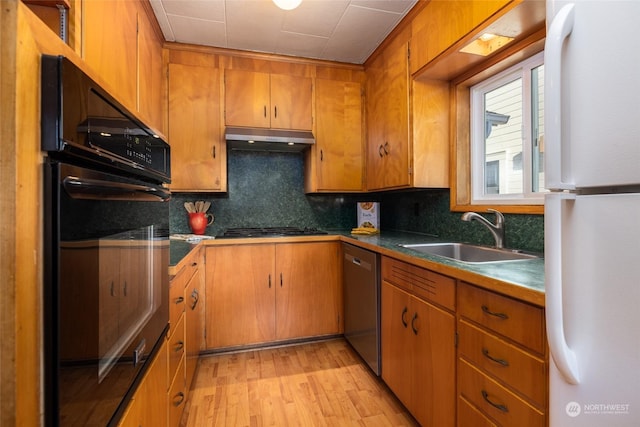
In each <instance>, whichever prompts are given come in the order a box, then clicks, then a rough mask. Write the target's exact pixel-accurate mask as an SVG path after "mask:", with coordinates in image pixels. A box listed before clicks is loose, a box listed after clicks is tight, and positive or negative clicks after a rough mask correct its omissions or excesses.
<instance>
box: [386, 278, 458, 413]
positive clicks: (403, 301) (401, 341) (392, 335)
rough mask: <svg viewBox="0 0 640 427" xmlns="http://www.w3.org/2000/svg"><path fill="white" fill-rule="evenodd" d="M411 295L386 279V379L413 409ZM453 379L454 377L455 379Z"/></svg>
mask: <svg viewBox="0 0 640 427" xmlns="http://www.w3.org/2000/svg"><path fill="white" fill-rule="evenodd" d="M410 304H411V297H410V296H409V294H407V293H406V292H404V291H402V290H400V289H398V288H396V287H395V286H393V285H391V284H390V283H388V282H386V281H383V282H382V291H381V335H382V336H381V343H382V346H381V347H382V348H381V351H382V355H381V359H382V379H383V380H384V382H385V383H387V385H388V386H389V388H390V389H391V390H392V391H393V392H394V393H395V395H396V396H398V398H399V399H400V401H401V402H402V403H404V405H405V406H407V407H408V408H409V409H410V410H411V408H410V405H411V402H412V400H411V378H412V377H413V375H414V373H413V369H412V366H411V360H412V358H411V351H412V344H411V342H412V337H411V336H410V335H409V334H411V332H410V329H409V325H410V322H411V313H412V312H411V311H410V309H411V307H410ZM452 381H453V380H452Z"/></svg>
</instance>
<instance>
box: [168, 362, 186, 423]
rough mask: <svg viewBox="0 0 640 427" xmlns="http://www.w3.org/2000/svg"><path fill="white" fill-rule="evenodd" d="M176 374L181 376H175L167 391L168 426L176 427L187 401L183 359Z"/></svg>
mask: <svg viewBox="0 0 640 427" xmlns="http://www.w3.org/2000/svg"><path fill="white" fill-rule="evenodd" d="M178 372H181V373H182V375H176V377H175V378H174V379H173V383H172V384H171V388H170V389H169V426H171V427H176V426H178V425H180V419H181V418H182V412H183V411H184V406H185V403H186V401H187V386H186V380H185V376H184V357H183V358H182V360H181V361H180V365H179V366H178Z"/></svg>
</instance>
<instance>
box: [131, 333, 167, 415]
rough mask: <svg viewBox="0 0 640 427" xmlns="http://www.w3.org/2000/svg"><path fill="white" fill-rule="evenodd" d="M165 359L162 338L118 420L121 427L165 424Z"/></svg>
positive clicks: (165, 342) (165, 347)
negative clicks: (136, 388) (127, 405)
mask: <svg viewBox="0 0 640 427" xmlns="http://www.w3.org/2000/svg"><path fill="white" fill-rule="evenodd" d="M167 361H168V359H167V341H164V340H163V342H162V346H161V347H160V350H159V351H158V353H157V354H156V357H155V359H154V360H153V361H152V362H151V366H150V367H149V369H148V370H147V373H146V374H145V376H144V378H143V380H142V382H141V383H140V385H139V386H138V390H137V391H136V393H135V394H134V396H133V399H132V401H131V403H130V404H129V407H128V408H127V411H126V412H125V414H124V416H123V418H122V419H121V420H120V423H119V425H120V426H121V427H139V426H149V427H159V426H166V425H167V414H168V412H167V411H168V407H167V389H168V387H169V386H168V381H167V369H168V366H167ZM176 425H177V424H176Z"/></svg>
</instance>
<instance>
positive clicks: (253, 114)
mask: <svg viewBox="0 0 640 427" xmlns="http://www.w3.org/2000/svg"><path fill="white" fill-rule="evenodd" d="M224 79H225V80H224V82H225V114H224V116H225V125H227V126H240V127H260V128H273V129H296V130H311V129H312V127H313V118H312V117H313V116H312V98H313V96H312V93H313V85H312V80H311V78H308V77H297V76H289V75H284V74H269V73H259V72H254V71H244V70H233V69H228V70H225V77H224Z"/></svg>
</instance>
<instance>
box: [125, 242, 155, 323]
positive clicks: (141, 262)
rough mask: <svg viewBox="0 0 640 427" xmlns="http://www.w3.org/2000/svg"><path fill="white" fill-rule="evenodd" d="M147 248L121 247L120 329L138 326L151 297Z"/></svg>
mask: <svg viewBox="0 0 640 427" xmlns="http://www.w3.org/2000/svg"><path fill="white" fill-rule="evenodd" d="M145 254H146V251H145V248H140V247H135V246H132V247H122V248H121V249H120V268H121V269H122V271H121V274H120V282H119V286H120V289H119V293H120V303H119V316H118V319H119V329H120V331H121V333H122V331H126V330H128V329H130V328H133V327H136V326H137V325H136V322H137V321H139V317H140V313H141V312H142V310H144V309H145V304H146V303H147V301H149V298H150V297H151V291H150V289H149V285H150V284H149V278H150V276H151V274H150V272H149V267H150V265H149V262H148V260H147V257H146V256H145Z"/></svg>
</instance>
